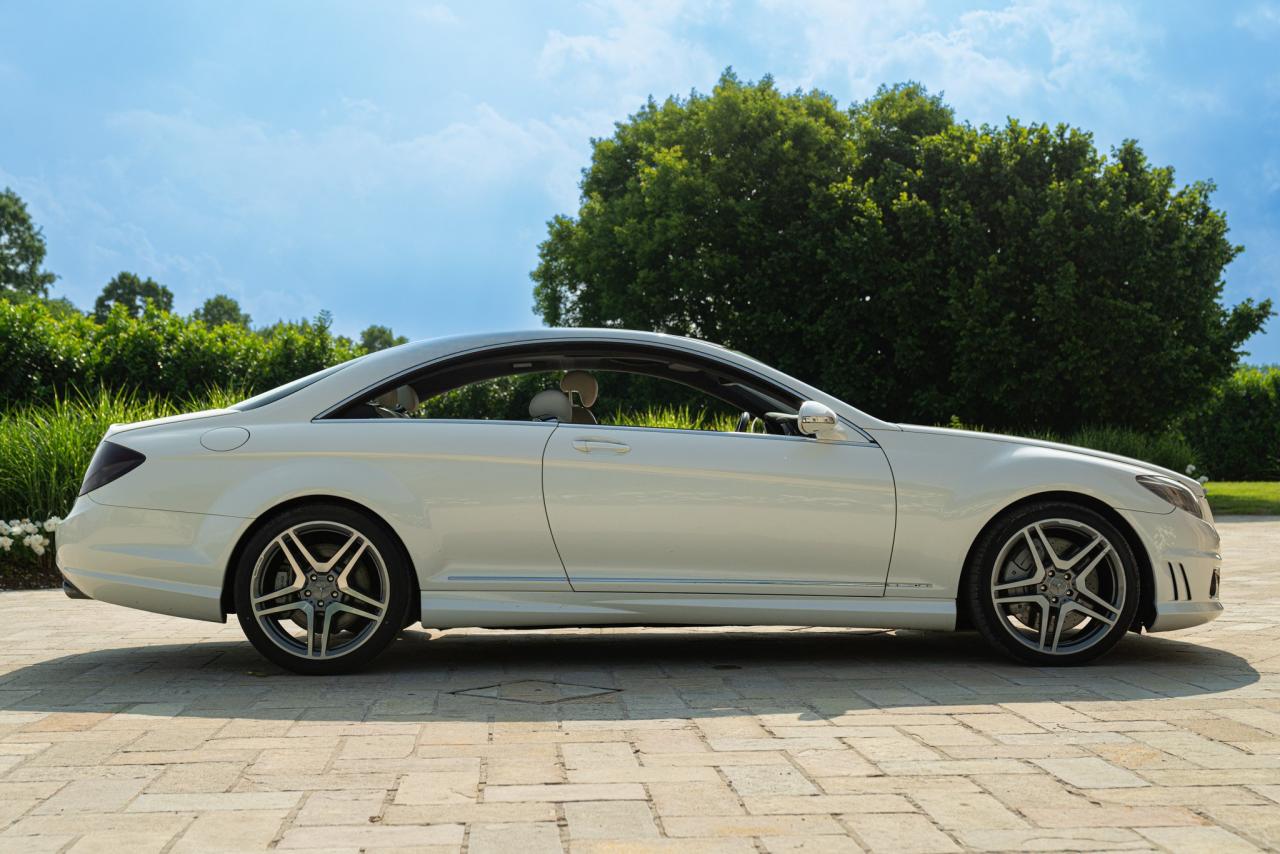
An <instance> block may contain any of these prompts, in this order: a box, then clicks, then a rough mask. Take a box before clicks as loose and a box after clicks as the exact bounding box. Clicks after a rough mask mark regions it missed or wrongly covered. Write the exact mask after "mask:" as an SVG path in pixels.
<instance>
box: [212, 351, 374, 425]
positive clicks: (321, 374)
mask: <svg viewBox="0 0 1280 854" xmlns="http://www.w3.org/2000/svg"><path fill="white" fill-rule="evenodd" d="M360 358H363V357H360ZM356 361H357V359H349V360H348V361H346V362H342V363H340V364H337V365H333V366H332V367H328V368H325V369H324V370H322V371H316V372H315V373H314V374H307V375H306V376H305V377H299V378H298V379H296V380H294V381H293V382H287V383H285V384H284V385H282V386H277V387H276V388H273V389H271V390H270V391H264V392H263V393H262V394H257V395H254V396H253V397H251V398H249V399H248V400H242V401H240V402H239V403H237V404H235V405H234V406H232V407H231V408H232V409H236V410H239V411H240V412H247V411H249V410H250V409H257V408H259V407H261V406H266V405H267V404H269V403H275V402H276V401H277V400H282V399H284V398H286V397H288V396H289V395H291V394H293V393H294V392H295V391H300V390H301V389H304V388H306V387H307V386H309V385H311V384H312V383H314V382H319V381H320V380H322V379H324V378H325V377H327V376H329V375H330V374H336V373H337V372H338V371H340V370H342V369H343V368H345V367H347V366H348V365H350V364H352V363H353V362H356Z"/></svg>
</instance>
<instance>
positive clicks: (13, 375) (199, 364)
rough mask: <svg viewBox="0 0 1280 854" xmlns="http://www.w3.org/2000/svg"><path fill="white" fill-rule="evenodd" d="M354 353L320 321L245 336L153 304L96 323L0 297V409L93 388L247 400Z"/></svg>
mask: <svg viewBox="0 0 1280 854" xmlns="http://www.w3.org/2000/svg"><path fill="white" fill-rule="evenodd" d="M361 352H362V351H361V350H360V349H359V347H357V346H356V345H355V344H353V343H352V342H351V341H350V340H348V339H346V338H342V337H340V336H335V335H333V334H332V333H331V332H330V330H329V323H328V318H327V317H325V316H323V315H322V316H321V317H319V318H317V319H315V320H303V321H296V322H290V323H279V324H276V325H275V326H273V327H270V328H268V329H266V330H263V331H259V332H253V331H250V330H248V329H245V328H244V327H241V326H236V325H233V324H223V325H221V326H214V327H212V328H211V327H208V326H206V325H205V324H204V323H203V322H201V321H199V320H192V319H189V318H183V317H180V316H178V315H176V314H170V313H169V312H165V311H160V310H159V309H157V308H155V307H154V306H153V305H148V307H147V309H146V310H145V311H144V312H143V313H142V315H141V316H140V317H131V316H130V315H129V313H128V311H127V310H126V309H125V307H123V306H117V307H115V308H113V309H112V310H111V313H110V314H109V315H108V316H107V317H106V319H105V321H104V322H103V323H101V324H99V323H95V322H94V321H93V320H92V319H90V318H88V317H85V316H84V315H81V314H79V313H66V312H56V311H53V310H51V309H50V308H49V306H47V305H45V304H43V303H41V302H38V301H28V302H22V303H16V302H12V301H9V300H0V364H2V365H4V366H5V368H6V369H5V370H4V371H3V372H0V409H9V408H11V407H13V406H15V405H20V404H25V403H36V402H51V401H53V400H55V399H57V398H59V397H62V398H67V397H75V396H76V395H77V394H88V395H93V394H96V393H97V390H98V389H100V388H106V389H114V390H132V391H135V392H137V393H138V394H139V395H140V396H143V397H147V398H175V399H180V400H186V399H189V398H192V397H199V396H202V395H205V394H207V393H208V392H209V391H210V390H211V389H215V388H226V387H231V386H234V387H237V388H241V389H244V390H245V391H246V392H247V393H256V392H259V391H265V390H266V389H269V388H274V387H275V386H278V385H281V384H283V383H286V382H288V381H289V380H292V379H296V378H297V377H300V376H304V375H306V374H309V373H312V372H314V371H318V370H320V369H321V368H325V367H328V366H329V365H333V364H336V363H338V362H343V361H346V360H347V359H350V358H353V357H355V356H358V355H360V353H361Z"/></svg>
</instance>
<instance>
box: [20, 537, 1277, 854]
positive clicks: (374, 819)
mask: <svg viewBox="0 0 1280 854" xmlns="http://www.w3.org/2000/svg"><path fill="white" fill-rule="evenodd" d="M1222 527H1223V531H1224V540H1225V542H1224V550H1225V552H1226V557H1227V562H1226V568H1225V570H1224V580H1223V591H1224V592H1223V595H1224V598H1225V600H1226V602H1227V607H1228V610H1227V613H1226V615H1225V617H1223V618H1222V619H1221V620H1219V621H1217V622H1216V623H1213V624H1211V625H1209V626H1207V627H1202V628H1200V629H1197V630H1191V631H1188V632H1183V633H1179V634H1176V635H1171V636H1160V637H1148V638H1141V639H1139V638H1130V639H1128V640H1126V641H1125V642H1124V643H1122V644H1121V646H1120V647H1119V648H1118V649H1117V650H1116V651H1115V652H1113V653H1112V654H1111V655H1110V656H1109V657H1107V658H1106V659H1105V660H1104V661H1103V662H1102V663H1100V664H1098V665H1095V666H1090V667H1084V668H1077V669H1068V670H1036V669H1028V668H1024V667H1020V666H1016V665H1013V664H1010V663H1007V662H1005V661H1004V660H1002V659H1000V658H997V657H995V656H993V655H992V654H990V653H988V652H987V651H986V649H985V648H984V647H983V646H982V645H981V643H980V642H979V641H978V640H977V639H976V638H973V637H969V636H964V635H956V636H950V635H933V634H923V633H914V632H901V633H888V632H869V631H833V630H814V629H771V630H763V631H761V630H730V631H711V630H698V631H691V630H684V629H671V630H631V629H627V630H609V631H549V632H523V633H502V632H481V631H455V632H448V633H445V634H443V635H441V634H439V633H428V632H425V631H421V630H417V631H410V632H407V633H406V634H405V636H404V638H403V639H402V640H401V641H399V642H398V643H396V644H395V645H394V646H393V647H392V649H391V651H390V652H389V653H388V654H387V655H385V656H384V657H383V658H382V659H381V660H380V662H379V666H378V667H377V668H376V669H375V670H373V671H371V672H368V673H364V674H360V675H355V676H349V677H344V678H334V679H328V678H325V679H316V678H312V679H308V678H302V677H296V676H292V675H288V674H285V673H283V672H280V671H278V670H275V669H273V668H271V667H269V666H268V665H266V664H265V663H264V662H263V661H262V660H261V659H260V658H258V657H257V655H255V654H254V652H253V650H252V649H251V648H250V647H249V645H248V644H247V643H246V642H245V641H244V640H243V639H242V638H241V636H240V632H239V629H238V627H237V626H235V625H234V623H233V624H231V625H228V626H226V627H222V626H216V625H210V624H200V623H192V622H185V621H181V620H174V619H166V618H164V617H158V616H152V615H148V614H141V613H137V612H131V611H127V610H124V609H121V608H115V607H111V606H107V605H101V604H98V603H94V602H73V601H70V600H68V599H66V598H64V597H63V596H62V595H61V594H60V593H53V592H36V593H5V594H0V639H2V640H3V645H2V646H0V828H2V829H0V849H3V850H5V851H22V852H35V851H63V850H70V851H75V852H84V851H129V852H144V851H174V852H186V851H199V852H208V851H217V850H258V849H264V848H270V847H276V848H280V849H306V850H308V851H310V852H321V851H357V850H361V849H364V850H388V849H396V850H403V849H411V850H415V851H429V852H435V851H441V852H446V851H448V852H452V851H459V850H465V851H469V852H473V854H480V852H490V851H494V852H511V851H515V852H519V854H538V852H543V851H561V850H569V851H573V852H579V851H582V852H591V851H649V850H657V851H681V852H685V851H725V852H736V851H777V852H784V851H800V850H805V851H810V850H812V851H832V852H842V851H858V850H871V851H892V852H912V851H917V852H929V851H955V850H958V849H961V848H964V847H971V848H975V849H983V850H1006V849H1007V850H1012V849H1019V850H1027V849H1034V850H1053V849H1070V850H1081V849H1108V850H1116V849H1123V850H1148V849H1155V850H1176V851H1188V850H1206V851H1251V850H1255V849H1256V848H1263V849H1265V848H1280V608H1278V607H1277V606H1278V605H1280V571H1277V569H1278V568H1277V562H1278V561H1280V520H1274V519H1273V520H1266V521H1244V520H1234V521H1228V522H1225V523H1224V524H1223V525H1222Z"/></svg>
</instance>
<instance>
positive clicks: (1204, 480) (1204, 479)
mask: <svg viewBox="0 0 1280 854" xmlns="http://www.w3.org/2000/svg"><path fill="white" fill-rule="evenodd" d="M1196 479H1197V480H1199V481H1200V485H1201V486H1204V485H1205V484H1206V483H1208V482H1209V476H1208V475H1207V474H1202V475H1200V477H1198V478H1196Z"/></svg>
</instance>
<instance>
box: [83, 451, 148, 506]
mask: <svg viewBox="0 0 1280 854" xmlns="http://www.w3.org/2000/svg"><path fill="white" fill-rule="evenodd" d="M146 459H147V458H146V457H144V456H143V455H142V454H140V453H138V452H137V451H135V450H133V449H132V448H126V447H125V446H124V445H117V444H116V443H115V442H103V443H102V444H101V445H99V446H98V450H96V451H94V452H93V459H92V460H90V461H89V470H88V471H87V472H85V473H84V481H83V482H82V483H81V484H80V494H81V495H84V494H85V493H86V492H93V491H94V490H95V489H97V488H98V487H101V486H106V485H107V484H108V483H110V482H111V481H113V480H115V479H116V478H118V477H120V476H121V475H125V474H128V473H129V472H131V471H133V470H134V469H136V468H137V467H138V466H140V465H142V464H143V463H144V462H146Z"/></svg>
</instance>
